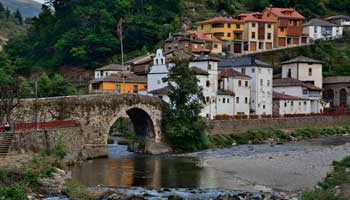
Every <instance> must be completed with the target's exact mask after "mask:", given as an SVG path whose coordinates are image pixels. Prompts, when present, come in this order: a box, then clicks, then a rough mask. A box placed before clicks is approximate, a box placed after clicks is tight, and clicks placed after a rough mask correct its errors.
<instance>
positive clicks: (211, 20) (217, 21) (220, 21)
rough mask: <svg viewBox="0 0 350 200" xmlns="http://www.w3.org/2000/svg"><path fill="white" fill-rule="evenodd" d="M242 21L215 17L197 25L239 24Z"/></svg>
mask: <svg viewBox="0 0 350 200" xmlns="http://www.w3.org/2000/svg"><path fill="white" fill-rule="evenodd" d="M239 22H240V21H239V20H237V19H233V18H227V17H214V18H211V19H208V20H205V21H200V22H197V23H196V24H199V25H200V24H213V23H239Z"/></svg>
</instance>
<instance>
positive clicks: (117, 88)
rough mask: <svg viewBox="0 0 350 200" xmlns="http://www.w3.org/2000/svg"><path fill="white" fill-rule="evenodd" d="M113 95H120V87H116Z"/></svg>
mask: <svg viewBox="0 0 350 200" xmlns="http://www.w3.org/2000/svg"><path fill="white" fill-rule="evenodd" d="M115 93H117V94H120V85H116V87H115Z"/></svg>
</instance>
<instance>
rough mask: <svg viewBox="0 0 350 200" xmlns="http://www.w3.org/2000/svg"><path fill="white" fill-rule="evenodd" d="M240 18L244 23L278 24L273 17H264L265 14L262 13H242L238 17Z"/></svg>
mask: <svg viewBox="0 0 350 200" xmlns="http://www.w3.org/2000/svg"><path fill="white" fill-rule="evenodd" d="M238 18H239V20H241V21H243V22H270V23H273V22H276V21H275V20H274V19H273V18H272V17H263V14H262V13H260V12H255V13H242V14H240V15H238Z"/></svg>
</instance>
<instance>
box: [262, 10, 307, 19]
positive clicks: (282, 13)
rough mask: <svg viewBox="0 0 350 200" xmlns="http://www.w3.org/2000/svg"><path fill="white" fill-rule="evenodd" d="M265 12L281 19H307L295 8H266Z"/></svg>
mask: <svg viewBox="0 0 350 200" xmlns="http://www.w3.org/2000/svg"><path fill="white" fill-rule="evenodd" d="M264 12H271V13H272V14H273V15H275V16H276V17H280V18H290V19H305V17H304V16H302V15H301V14H300V13H299V12H298V11H296V10H295V9H294V8H265V11H264Z"/></svg>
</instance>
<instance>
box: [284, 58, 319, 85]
mask: <svg viewBox="0 0 350 200" xmlns="http://www.w3.org/2000/svg"><path fill="white" fill-rule="evenodd" d="M322 64H323V62H322V61H319V60H314V59H311V58H307V57H304V56H299V57H296V58H293V59H291V60H287V61H284V62H282V63H281V65H282V78H294V79H297V80H300V81H303V82H306V83H311V84H313V85H315V86H317V87H319V88H322V85H323V76H322Z"/></svg>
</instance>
